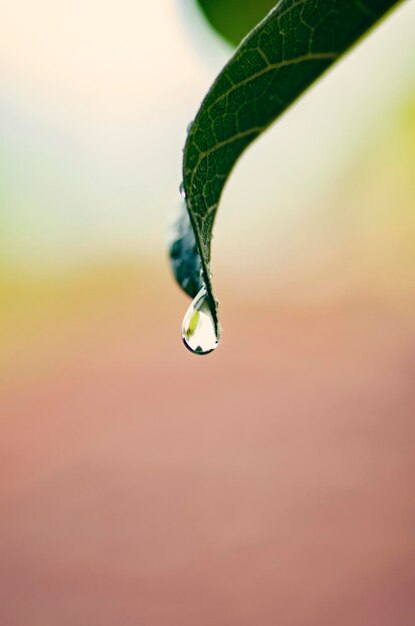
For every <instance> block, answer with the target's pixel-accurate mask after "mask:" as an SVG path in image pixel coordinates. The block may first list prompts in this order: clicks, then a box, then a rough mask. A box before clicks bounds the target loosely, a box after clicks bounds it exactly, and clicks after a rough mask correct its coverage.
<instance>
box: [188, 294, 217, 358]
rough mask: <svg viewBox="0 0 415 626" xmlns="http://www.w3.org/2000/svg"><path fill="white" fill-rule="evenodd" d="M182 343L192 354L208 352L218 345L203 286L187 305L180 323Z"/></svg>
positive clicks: (214, 325)
mask: <svg viewBox="0 0 415 626" xmlns="http://www.w3.org/2000/svg"><path fill="white" fill-rule="evenodd" d="M182 339H183V343H184V345H185V346H186V348H188V349H189V350H190V351H191V352H193V353H194V354H209V352H212V351H213V350H215V348H217V347H218V345H219V337H218V331H217V327H216V324H215V320H214V316H213V313H212V311H211V307H210V304H209V299H208V296H207V293H206V289H205V287H202V289H201V290H200V291H199V293H198V294H197V296H196V298H195V299H194V300H193V302H192V304H191V305H190V306H189V308H188V310H187V312H186V315H185V316H184V319H183V325H182Z"/></svg>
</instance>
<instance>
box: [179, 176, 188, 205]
mask: <svg viewBox="0 0 415 626" xmlns="http://www.w3.org/2000/svg"><path fill="white" fill-rule="evenodd" d="M179 193H180V195H181V197H182V198H184V199H185V200H186V191H185V188H184V182H183V181H182V182H181V183H180V187H179Z"/></svg>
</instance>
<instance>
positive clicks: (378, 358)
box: [0, 0, 415, 626]
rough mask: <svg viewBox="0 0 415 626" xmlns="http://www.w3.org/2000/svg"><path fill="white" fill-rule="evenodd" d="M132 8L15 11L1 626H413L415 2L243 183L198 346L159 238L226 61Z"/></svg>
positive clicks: (268, 149)
mask: <svg viewBox="0 0 415 626" xmlns="http://www.w3.org/2000/svg"><path fill="white" fill-rule="evenodd" d="M121 5H122V7H121V8H122V11H121V12H120V3H117V7H109V6H106V7H105V8H104V9H105V10H104V9H102V7H101V8H99V9H98V8H97V3H96V1H95V0H88V1H87V2H85V3H84V5H82V6H81V3H80V2H77V1H76V2H74V3H71V5H69V4H68V5H66V3H63V4H62V6H60V5H59V7H57V5H55V4H54V3H52V2H51V0H41V1H40V3H38V6H37V7H36V8H33V5H31V4H30V3H28V2H27V1H25V0H19V1H18V2H17V3H16V6H15V7H14V6H12V5H10V6H9V7H2V8H1V9H0V24H1V26H0V31H1V34H2V36H1V37H0V41H1V42H2V43H0V59H2V60H1V61H0V81H1V82H0V107H1V110H2V112H3V119H4V120H5V122H6V124H5V125H4V128H3V129H2V135H3V140H2V144H1V147H0V162H1V167H2V170H3V172H4V173H5V174H6V175H5V176H4V177H3V178H2V179H1V180H0V207H1V214H0V223H1V227H2V231H1V234H0V244H1V253H0V299H1V326H0V335H1V344H2V350H1V354H0V372H1V376H0V429H1V436H0V442H1V443H0V445H1V456H0V459H1V464H2V472H1V490H0V598H1V602H0V624H1V625H2V626H3V625H4V626H26V625H28V624H30V626H48V625H54V626H55V625H56V624H59V626H82V625H84V624H91V625H92V624H94V625H95V624H97V625H98V624H99V625H100V626H118V625H122V626H130V625H131V626H133V625H134V626H135V625H137V624H143V625H145V626H175V625H176V624H177V625H180V626H194V625H195V624H198V625H199V626H211V625H213V624H215V625H217V626H228V625H229V626H252V625H253V624H258V625H261V626H274V625H275V624H276V623H279V624H284V626H306V625H307V626H314V625H315V626H325V625H327V626H329V625H331V624H333V623H336V625H337V626H349V625H350V624H353V626H371V625H372V624H373V625H376V626H396V625H399V626H412V625H413V624H414V623H415V596H414V581H415V539H414V525H415V501H414V497H413V484H414V446H415V422H414V415H415V386H414V375H415V316H414V314H415V290H414V285H415V269H414V268H415V253H414V250H415V247H414V244H415V211H414V207H415V177H414V176H413V173H414V171H415V108H414V103H415V83H414V77H413V61H414V59H415V47H414V41H413V37H410V36H409V35H410V33H411V32H413V28H414V26H415V12H414V5H413V4H412V5H411V4H410V3H408V4H407V5H406V6H402V7H401V8H400V9H399V10H398V11H397V12H396V14H394V15H393V16H392V17H391V18H390V19H389V21H387V22H385V23H384V24H383V25H382V26H381V27H380V28H379V31H378V32H375V33H373V35H371V37H370V38H369V39H368V40H367V41H365V42H364V43H363V44H362V45H361V46H360V47H359V48H357V49H356V50H355V51H353V53H352V54H351V55H350V57H348V58H347V59H345V60H344V61H343V62H342V63H341V64H340V65H339V67H338V68H336V69H335V70H333V73H330V74H329V75H328V76H327V77H326V78H325V79H324V80H323V81H322V82H321V83H320V84H319V85H317V86H316V88H315V89H313V90H312V91H311V92H310V93H309V94H307V96H306V97H305V98H304V99H303V100H302V101H301V102H300V103H299V104H298V105H296V107H294V109H293V111H292V112H290V113H288V114H287V115H286V116H285V117H284V118H283V120H282V121H281V122H280V124H278V125H277V126H276V127H275V128H273V129H272V130H271V131H270V132H269V133H267V134H266V136H264V138H262V139H261V140H260V141H259V142H257V143H256V144H255V146H252V148H251V149H250V152H249V153H247V155H246V156H245V157H244V158H243V159H242V161H241V163H240V164H239V166H238V167H237V168H236V170H235V172H234V174H233V176H232V179H231V181H230V182H229V185H228V186H227V189H226V192H225V195H224V198H223V203H222V206H221V213H220V215H219V217H218V223H217V226H216V231H215V242H214V258H215V261H214V270H215V282H216V285H217V292H218V295H219V298H220V300H221V309H220V310H221V319H222V325H223V328H224V331H223V342H222V344H223V345H221V346H220V348H219V349H218V350H217V351H216V352H215V353H214V354H212V355H210V356H208V357H196V356H193V355H191V354H190V353H188V352H187V351H186V350H185V349H184V348H183V346H182V344H181V340H180V323H181V318H182V316H183V314H184V312H185V309H186V307H187V305H188V301H187V299H186V297H185V296H183V294H182V293H181V292H180V291H179V289H178V288H177V287H176V285H175V284H174V282H173V280H172V278H171V276H170V272H169V268H168V265H167V260H166V258H165V257H166V252H165V231H166V228H167V223H168V220H169V214H170V210H171V209H173V208H174V206H175V204H177V202H178V183H179V182H180V157H181V147H182V143H183V139H184V133H185V128H186V123H187V122H188V121H189V120H190V119H191V118H192V115H194V111H195V110H196V108H197V105H198V102H199V101H200V99H201V97H202V96H203V95H204V92H205V90H206V89H207V87H208V86H209V84H210V81H211V80H212V78H213V77H214V75H215V73H216V72H217V71H218V69H219V68H220V66H221V64H222V63H223V62H224V60H226V58H227V56H229V54H230V50H229V49H228V48H227V47H226V45H225V44H223V42H222V43H221V42H220V41H219V40H217V39H216V36H215V35H214V34H213V33H211V32H210V31H209V30H208V27H207V25H206V24H204V23H203V22H202V19H201V17H200V16H199V15H198V14H197V13H196V10H193V9H190V8H188V9H186V7H185V5H184V4H182V3H180V2H178V3H169V2H167V0H155V1H154V3H153V5H152V8H149V7H146V9H145V10H144V9H143V7H140V6H136V4H134V3H132V2H130V0H124V1H123V2H122V3H121ZM97 11H101V12H98V13H97ZM97 14H98V15H99V16H100V19H99V20H98V21H96V16H97ZM22 15H23V18H22V17H21V16H22ZM120 15H121V17H120ZM144 15H145V17H146V20H144V21H143V19H142V17H143V16H144ZM81 18H82V19H81ZM153 20H154V21H156V22H157V20H159V22H158V23H159V24H160V30H161V34H160V37H159V38H157V37H155V36H154V34H153V33H152V31H151V29H150V28H149V26H148V24H149V23H152V21H153ZM132 24H134V27H133V26H132ZM42 29H43V30H42ZM91 33H93V35H94V36H93V37H91ZM146 37H147V38H146ZM91 42H92V43H91ZM163 42H164V43H163ZM24 46H26V48H25V47H24ZM25 50H26V52H25ZM143 50H145V51H146V54H143ZM391 50H393V53H392V52H391V53H390V54H388V56H386V52H385V51H391ZM167 53H168V54H167ZM151 54H152V58H153V62H154V66H155V67H156V69H157V72H156V73H155V77H154V76H153V74H152V72H151V71H149V70H148V68H147V60H148V58H150V57H151ZM103 68H105V71H104V69H103ZM146 68H147V69H146ZM121 70H122V71H121ZM137 76H140V80H137ZM161 76H162V77H163V79H161V78H160V77H161ZM368 76H370V80H369V79H368ZM164 77H165V79H164ZM385 85H388V86H389V88H388V89H385ZM391 85H392V87H393V88H391V87H390V86H391ZM353 89H355V91H352V90H353ZM351 93H353V97H352V96H351V95H350V94H351ZM107 96H108V97H107ZM333 107H335V111H336V114H335V115H333ZM310 120H312V124H310ZM317 139H318V153H317V156H318V158H316V141H317ZM283 153H284V158H282V154H283ZM299 181H301V184H299Z"/></svg>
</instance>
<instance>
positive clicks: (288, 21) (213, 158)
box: [183, 0, 397, 310]
mask: <svg viewBox="0 0 415 626" xmlns="http://www.w3.org/2000/svg"><path fill="white" fill-rule="evenodd" d="M395 4H397V2H396V0H282V1H281V2H279V3H278V4H277V6H276V7H275V8H274V9H273V10H272V11H271V13H269V15H268V16H267V17H266V18H265V19H264V20H263V21H262V22H261V23H260V24H259V25H258V26H257V27H256V28H255V29H254V30H253V31H252V32H251V33H250V34H249V35H248V36H247V37H246V38H245V39H244V41H243V42H242V44H241V45H240V47H239V48H238V49H237V50H236V52H235V54H234V56H233V57H232V59H231V60H230V61H229V63H228V64H227V65H226V66H225V67H224V69H223V70H222V72H221V73H220V74H219V76H218V78H217V79H216V81H215V82H214V84H213V86H212V88H211V89H210V91H209V92H208V94H207V96H206V98H205V100H204V101H203V103H202V105H201V107H200V110H199V112H198V114H197V116H196V119H195V121H194V123H193V125H192V126H191V128H190V131H189V134H188V138H187V142H186V145H185V149H184V160H183V183H184V189H185V193H186V200H187V208H188V212H189V216H190V221H191V225H192V227H193V230H194V236H195V241H196V245H197V248H198V251H199V253H200V255H201V260H202V271H203V280H204V282H205V284H206V288H207V292H208V295H209V298H210V300H211V303H212V304H213V303H215V299H214V295H213V290H212V284H211V277H210V270H209V265H210V244H211V237H212V227H213V222H214V219H215V214H216V210H217V206H218V202H219V199H220V196H221V193H222V190H223V187H224V185H225V182H226V180H227V178H228V176H229V174H230V172H231V170H232V167H233V166H234V164H235V162H236V160H237V159H238V157H239V156H240V154H241V153H242V152H243V151H244V150H245V149H246V148H247V146H248V145H249V144H250V143H251V142H252V141H253V140H254V139H255V138H256V137H258V135H260V133H262V132H263V131H264V130H265V129H266V128H267V127H268V126H269V125H270V124H271V122H273V121H274V120H275V118H277V117H278V116H279V115H280V114H281V113H282V112H283V111H284V110H285V109H286V108H287V107H288V106H289V105H290V104H291V103H292V102H293V101H294V100H295V99H296V98H297V97H298V96H299V95H300V94H301V93H302V92H303V91H304V90H305V89H307V87H308V86H309V85H310V84H311V83H313V81H315V80H316V79H317V78H318V77H319V76H320V75H321V74H322V73H323V72H324V71H325V70H326V69H327V68H328V67H329V66H330V65H331V64H332V63H333V62H334V61H335V60H336V59H337V58H338V57H339V56H340V55H341V54H342V53H344V52H345V51H346V50H347V49H348V48H350V46H352V45H353V44H354V43H355V41H356V40H357V39H358V38H359V37H361V35H362V34H363V33H365V32H366V31H367V30H368V29H369V28H371V26H373V24H374V23H375V22H376V21H378V20H379V19H380V18H381V17H382V16H383V14H384V13H386V11H388V10H389V9H390V8H391V7H392V6H393V5H395ZM368 80H370V76H368ZM350 97H353V96H352V94H351V96H350ZM333 115H335V112H333ZM215 310H216V309H215Z"/></svg>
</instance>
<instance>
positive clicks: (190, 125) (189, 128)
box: [186, 122, 193, 134]
mask: <svg viewBox="0 0 415 626" xmlns="http://www.w3.org/2000/svg"><path fill="white" fill-rule="evenodd" d="M192 126H193V122H189V123H188V125H187V128H186V132H187V134H189V133H190V130H191V128H192Z"/></svg>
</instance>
